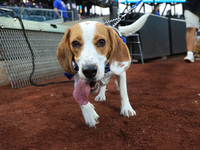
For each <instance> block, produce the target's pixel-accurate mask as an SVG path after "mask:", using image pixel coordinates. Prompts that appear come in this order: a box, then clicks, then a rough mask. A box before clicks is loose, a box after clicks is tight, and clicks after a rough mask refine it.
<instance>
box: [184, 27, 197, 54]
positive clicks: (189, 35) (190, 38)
mask: <svg viewBox="0 0 200 150" xmlns="http://www.w3.org/2000/svg"><path fill="white" fill-rule="evenodd" d="M196 30H197V29H196V28H187V31H186V44H187V51H193V47H194V43H195V33H196Z"/></svg>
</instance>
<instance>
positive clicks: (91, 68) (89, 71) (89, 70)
mask: <svg viewBox="0 0 200 150" xmlns="http://www.w3.org/2000/svg"><path fill="white" fill-rule="evenodd" d="M82 72H83V74H84V75H85V77H86V78H89V79H91V78H94V77H95V76H96V74H97V66H96V65H85V66H83V68H82Z"/></svg>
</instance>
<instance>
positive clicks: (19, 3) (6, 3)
mask: <svg viewBox="0 0 200 150" xmlns="http://www.w3.org/2000/svg"><path fill="white" fill-rule="evenodd" d="M0 6H10V7H26V8H52V6H50V5H49V3H42V2H40V1H36V2H35V3H32V2H31V1H27V2H25V3H24V2H23V0H20V1H15V0H9V1H3V2H2V3H0Z"/></svg>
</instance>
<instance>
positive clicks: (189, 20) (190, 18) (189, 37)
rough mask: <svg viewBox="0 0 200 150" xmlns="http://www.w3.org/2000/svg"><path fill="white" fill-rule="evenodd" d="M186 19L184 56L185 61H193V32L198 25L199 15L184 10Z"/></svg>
mask: <svg viewBox="0 0 200 150" xmlns="http://www.w3.org/2000/svg"><path fill="white" fill-rule="evenodd" d="M185 21H186V28H187V31H186V47H187V56H186V57H185V58H184V60H185V61H187V62H194V56H193V48H194V44H195V32H196V30H197V29H198V27H199V17H198V16H197V15H195V14H194V13H192V12H191V11H189V10H185Z"/></svg>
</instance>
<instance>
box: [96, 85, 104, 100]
mask: <svg viewBox="0 0 200 150" xmlns="http://www.w3.org/2000/svg"><path fill="white" fill-rule="evenodd" d="M105 100H106V85H101V87H100V91H99V94H98V95H97V96H96V97H95V101H105Z"/></svg>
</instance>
